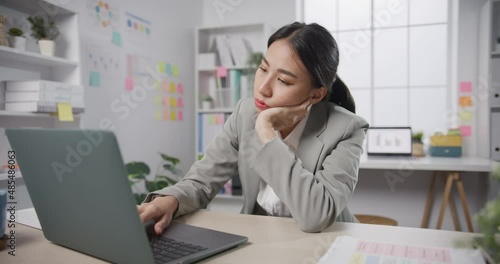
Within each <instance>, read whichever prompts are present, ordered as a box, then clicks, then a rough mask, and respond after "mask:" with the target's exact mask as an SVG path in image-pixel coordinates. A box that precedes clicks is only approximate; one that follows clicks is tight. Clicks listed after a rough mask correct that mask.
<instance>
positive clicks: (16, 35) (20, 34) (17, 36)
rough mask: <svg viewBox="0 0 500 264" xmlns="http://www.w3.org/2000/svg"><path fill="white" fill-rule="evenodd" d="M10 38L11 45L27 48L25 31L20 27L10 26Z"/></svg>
mask: <svg viewBox="0 0 500 264" xmlns="http://www.w3.org/2000/svg"><path fill="white" fill-rule="evenodd" d="M8 34H9V36H10V39H9V42H10V46H11V47H12V48H15V49H18V50H26V38H25V37H24V31H23V30H22V29H20V28H16V27H13V28H10V29H9V32H8Z"/></svg>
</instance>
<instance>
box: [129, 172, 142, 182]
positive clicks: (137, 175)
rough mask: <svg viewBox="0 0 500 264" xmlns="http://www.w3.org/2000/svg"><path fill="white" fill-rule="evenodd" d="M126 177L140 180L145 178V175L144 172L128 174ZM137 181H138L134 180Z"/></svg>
mask: <svg viewBox="0 0 500 264" xmlns="http://www.w3.org/2000/svg"><path fill="white" fill-rule="evenodd" d="M128 178H129V180H142V179H146V175H144V174H140V173H139V174H129V175H128ZM136 182H138V181H136Z"/></svg>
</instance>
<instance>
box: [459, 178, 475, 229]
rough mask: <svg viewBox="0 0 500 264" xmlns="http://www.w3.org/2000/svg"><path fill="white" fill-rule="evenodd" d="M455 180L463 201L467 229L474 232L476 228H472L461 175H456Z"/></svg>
mask: <svg viewBox="0 0 500 264" xmlns="http://www.w3.org/2000/svg"><path fill="white" fill-rule="evenodd" d="M455 174H456V176H455V180H456V181H457V189H458V194H459V195H460V199H461V200H462V206H463V207H464V215H465V221H466V222H467V227H468V228H469V232H474V227H472V221H471V217H470V212H469V206H468V205H467V197H466V196H465V190H464V185H463V183H462V179H460V175H459V174H458V173H455Z"/></svg>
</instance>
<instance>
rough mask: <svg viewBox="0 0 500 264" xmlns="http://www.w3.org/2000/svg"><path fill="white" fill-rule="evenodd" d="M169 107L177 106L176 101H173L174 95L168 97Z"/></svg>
mask: <svg viewBox="0 0 500 264" xmlns="http://www.w3.org/2000/svg"><path fill="white" fill-rule="evenodd" d="M170 107H177V102H176V101H175V97H170Z"/></svg>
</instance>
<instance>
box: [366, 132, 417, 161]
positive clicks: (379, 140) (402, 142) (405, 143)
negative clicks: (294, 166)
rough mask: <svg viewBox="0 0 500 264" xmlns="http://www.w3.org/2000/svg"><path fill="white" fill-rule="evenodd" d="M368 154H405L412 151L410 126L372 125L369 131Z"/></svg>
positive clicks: (409, 153)
mask: <svg viewBox="0 0 500 264" xmlns="http://www.w3.org/2000/svg"><path fill="white" fill-rule="evenodd" d="M367 146H368V147H367V153H368V155H405V156H409V155H411V152H412V141H411V128H410V127H370V128H368V132H367Z"/></svg>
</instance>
